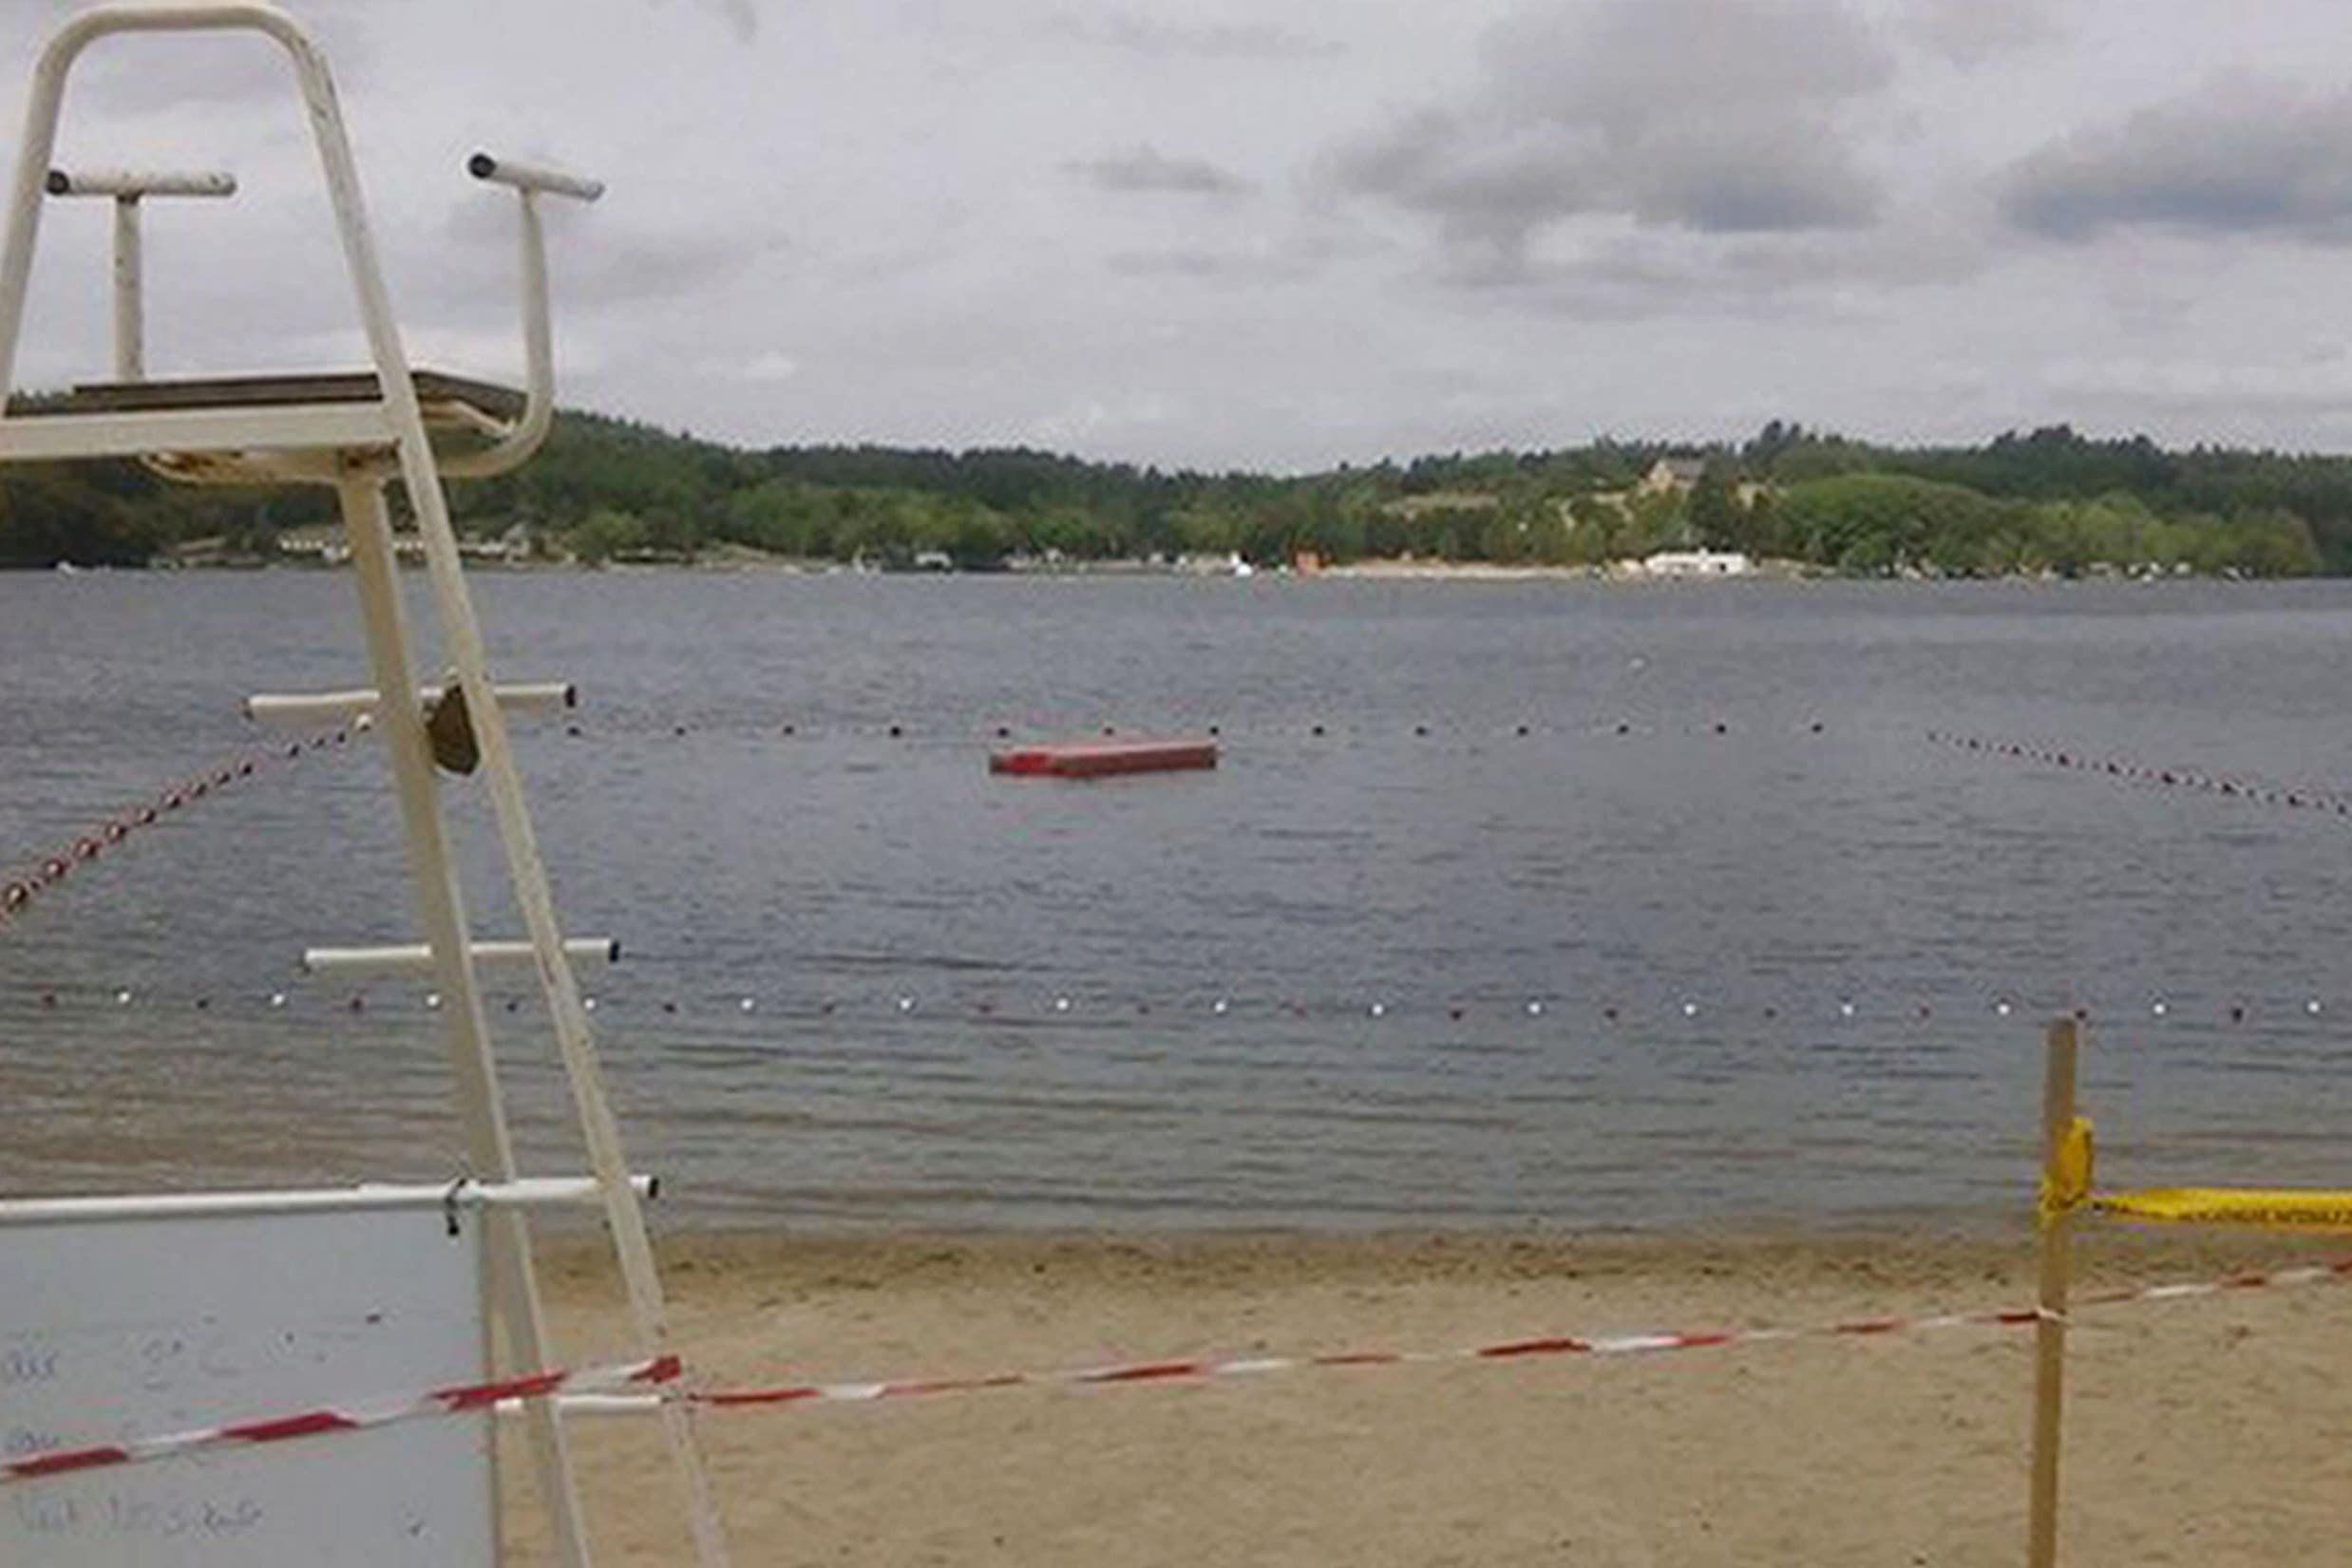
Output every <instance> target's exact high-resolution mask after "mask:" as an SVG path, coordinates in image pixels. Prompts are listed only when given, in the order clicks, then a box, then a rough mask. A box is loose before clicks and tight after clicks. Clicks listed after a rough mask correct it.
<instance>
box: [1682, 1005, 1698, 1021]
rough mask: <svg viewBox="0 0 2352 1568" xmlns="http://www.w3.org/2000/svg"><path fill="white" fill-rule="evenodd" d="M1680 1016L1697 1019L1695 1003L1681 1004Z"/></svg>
mask: <svg viewBox="0 0 2352 1568" xmlns="http://www.w3.org/2000/svg"><path fill="white" fill-rule="evenodd" d="M1682 1016H1683V1017H1685V1018H1696V1017H1698V1003H1697V1002H1685V1003H1683V1004H1682Z"/></svg>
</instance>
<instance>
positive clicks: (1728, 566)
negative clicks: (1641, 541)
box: [1641, 550, 1755, 577]
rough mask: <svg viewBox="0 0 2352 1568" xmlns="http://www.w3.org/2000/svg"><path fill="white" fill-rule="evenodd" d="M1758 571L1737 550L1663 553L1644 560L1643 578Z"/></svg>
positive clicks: (1725, 574) (1719, 575)
mask: <svg viewBox="0 0 2352 1568" xmlns="http://www.w3.org/2000/svg"><path fill="white" fill-rule="evenodd" d="M1753 571H1755V562H1754V561H1752V560H1750V559H1749V558H1748V557H1747V556H1746V555H1744V554H1743V553H1741V552H1740V551H1737V550H1660V551H1659V552H1658V554H1656V555H1654V556H1647V557H1643V558H1642V561H1641V572H1642V575H1643V576H1652V577H1744V576H1747V575H1748V574H1749V573H1751V572H1753Z"/></svg>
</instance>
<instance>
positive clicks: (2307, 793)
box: [1927, 729, 2352, 817]
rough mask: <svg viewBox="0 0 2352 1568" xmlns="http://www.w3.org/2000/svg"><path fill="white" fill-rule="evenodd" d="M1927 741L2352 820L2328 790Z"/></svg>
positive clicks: (2008, 747)
mask: <svg viewBox="0 0 2352 1568" xmlns="http://www.w3.org/2000/svg"><path fill="white" fill-rule="evenodd" d="M1927 739H1928V740H1929V741H1930V742H1931V743H1933V744H1935V745H1938V746H1951V747H1953V748H1954V749H1956V750H1960V751H1968V752H1974V753H1976V754H1978V755H1980V756H1986V757H2005V758H2007V759H2009V760H2011V761H2013V762H2026V763H2039V764H2041V765H2044V766H2047V767H2063V768H2072V769H2074V770H2076V771H2077V772H2081V773H2090V774H2097V775H2104V776H2105V777H2108V778H2114V779H2129V780H2131V781H2133V782H2134V783H2135V784H2157V785H2162V786H2165V787H2169V788H2172V789H2196V790H2202V791H2204V792H2205V793H2207V794H2209V795H2225V796H2229V797H2231V798H2232V799H2236V800H2242V801H2252V802H2253V803H2256V804H2257V805H2276V806H2285V807H2286V808H2287V809H2288V810H2290V811H2315V812H2318V813H2320V814H2322V815H2323V816H2330V817H2352V801H2346V800H2345V799H2343V797H2341V796H2338V795H2333V794H2329V793H2327V792H2325V791H2324V790H2317V789H2297V788H2294V787H2291V786H2286V785H2280V784H2259V783H2256V782H2254V781H2252V780H2248V779H2231V778H2224V777H2222V776H2221V775H2219V774H2213V773H2201V772H2199V771H2197V770H2196V769H2195V768H2192V767H2155V766H2151V765H2148V764H2146V763H2135V762H2132V761H2130V760H2128V759H2126V758H2122V757H2094V756H2091V755H2089V754H2088V753H2086V752H2082V751H2076V750H2072V749H2069V748H2067V747H2065V746H2038V745H2034V744H2032V743H2030V742H2020V741H1994V740H1986V739H1984V738H1982V736H1977V735H1954V734H1950V733H1948V732H1946V731H1944V730H1940V729H1930V730H1929V731H1927Z"/></svg>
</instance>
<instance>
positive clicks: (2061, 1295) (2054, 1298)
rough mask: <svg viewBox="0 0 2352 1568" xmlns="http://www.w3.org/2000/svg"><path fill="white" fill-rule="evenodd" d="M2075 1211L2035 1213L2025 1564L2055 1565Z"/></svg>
mask: <svg viewBox="0 0 2352 1568" xmlns="http://www.w3.org/2000/svg"><path fill="white" fill-rule="evenodd" d="M2075 1045H2076V1038H2075V1021H2074V1020H2073V1019H2072V1018H2059V1019H2056V1020H2054V1021H2053V1022H2052V1023H2051V1025H2050V1035H2049V1054H2048V1060H2047V1062H2046V1064H2045V1067H2044V1069H2043V1074H2042V1084H2041V1172H2042V1176H2041V1179H2042V1182H2043V1184H2044V1187H2043V1190H2045V1191H2052V1190H2056V1189H2057V1188H2058V1183H2059V1181H2060V1175H2059V1171H2058V1164H2059V1161H2060V1159H2061V1157H2062V1156H2063V1154H2064V1151H2065V1148H2066V1136H2067V1133H2068V1131H2069V1129H2071V1128H2072V1127H2073V1126H2074V1124H2075ZM2074 1224H2075V1220H2074V1216H2073V1215H2071V1214H2065V1213H2059V1214H2054V1215H2044V1216H2042V1218H2041V1293H2040V1295H2039V1302H2040V1306H2041V1320H2040V1321H2039V1323H2037V1324H2035V1325H2034V1479H2033V1507H2032V1518H2031V1522H2030V1526H2029V1534H2028V1544H2027V1549H2026V1562H2027V1564H2028V1565H2029V1568H2057V1565H2058V1421H2059V1417H2060V1415H2061V1414H2062V1413H2063V1410H2064V1407H2065V1400H2066V1287H2067V1278H2068V1275H2069V1274H2070V1272H2071V1263H2072V1257H2071V1256H2070V1253H2069V1247H2070V1245H2071V1243H2072V1240H2073V1237H2074Z"/></svg>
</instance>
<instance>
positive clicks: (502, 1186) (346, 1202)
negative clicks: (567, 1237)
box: [0, 1176, 661, 1226]
mask: <svg viewBox="0 0 2352 1568" xmlns="http://www.w3.org/2000/svg"><path fill="white" fill-rule="evenodd" d="M633 1184H634V1185H635V1187H636V1190H637V1196H638V1197H640V1198H653V1197H655V1196H657V1195H658V1194H659V1193H660V1191H661V1184H660V1183H659V1182H658V1181H655V1180H654V1178H653V1177H650V1176H639V1177H635V1178H633ZM603 1197H604V1189H603V1188H602V1187H599V1186H598V1185H597V1181H596V1179H595V1178H594V1177H586V1176H538V1177H533V1176H521V1177H517V1178H516V1179H515V1180H514V1181H472V1180H470V1179H468V1180H466V1181H457V1182H452V1183H447V1184H445V1185H442V1186H438V1187H435V1186H421V1185H416V1184H413V1183H410V1184H394V1183H390V1182H363V1183H361V1184H360V1185H358V1186H356V1187H316V1188H297V1189H290V1190H288V1191H284V1192H273V1191H254V1192H183V1193H154V1194H149V1195H146V1196H143V1197H124V1198H18V1199H10V1200H8V1201H6V1202H0V1226H5V1225H58V1224H76V1225H79V1224H88V1223H90V1222H92V1221H95V1220H106V1219H218V1218H222V1217H226V1216H246V1215H257V1214H351V1213H357V1212H362V1211H368V1210H378V1209H416V1208H434V1207H446V1206H452V1205H453V1206H455V1207H458V1208H462V1209H504V1208H537V1207H539V1206H541V1205H543V1204H549V1203H595V1202H599V1201H601V1200H603Z"/></svg>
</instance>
